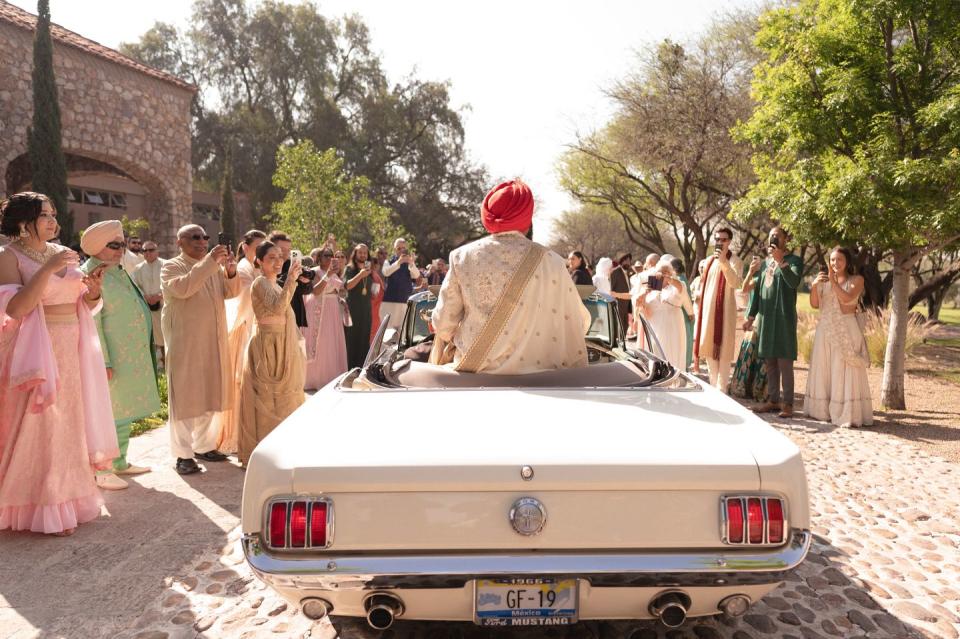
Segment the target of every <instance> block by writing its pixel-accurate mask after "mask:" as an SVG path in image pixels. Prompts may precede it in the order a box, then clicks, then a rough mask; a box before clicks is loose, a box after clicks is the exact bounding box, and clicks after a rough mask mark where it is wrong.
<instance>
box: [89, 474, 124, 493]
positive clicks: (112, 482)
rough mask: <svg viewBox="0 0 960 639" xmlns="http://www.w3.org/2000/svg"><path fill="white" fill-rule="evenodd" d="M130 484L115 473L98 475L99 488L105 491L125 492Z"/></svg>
mask: <svg viewBox="0 0 960 639" xmlns="http://www.w3.org/2000/svg"><path fill="white" fill-rule="evenodd" d="M128 485H129V484H127V482H125V481H123V480H122V479H120V478H119V477H117V476H116V475H114V474H113V473H106V474H104V475H97V486H99V487H100V488H102V489H104V490H123V489H124V488H126V487H127V486H128Z"/></svg>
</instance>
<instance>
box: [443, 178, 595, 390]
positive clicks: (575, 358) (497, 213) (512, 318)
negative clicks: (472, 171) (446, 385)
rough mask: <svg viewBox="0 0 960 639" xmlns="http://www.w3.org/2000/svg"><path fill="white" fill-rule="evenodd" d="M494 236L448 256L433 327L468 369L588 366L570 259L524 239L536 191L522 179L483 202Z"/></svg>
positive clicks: (582, 311) (586, 321) (584, 316)
mask: <svg viewBox="0 0 960 639" xmlns="http://www.w3.org/2000/svg"><path fill="white" fill-rule="evenodd" d="M480 218H481V221H482V222H483V226H484V228H486V229H487V230H488V231H489V232H490V235H488V236H486V237H484V238H481V239H479V240H477V241H475V242H471V243H470V244H467V245H465V246H461V247H460V248H458V249H455V250H454V251H453V252H452V253H450V268H449V270H448V271H447V276H446V279H444V281H443V287H442V288H441V289H440V297H439V300H438V301H437V306H436V308H435V309H434V311H433V319H432V324H433V327H434V330H435V331H436V338H437V344H438V345H439V344H442V343H450V344H453V346H455V348H456V353H455V355H454V357H453V366H454V367H455V368H456V369H457V370H460V371H464V372H482V373H496V374H504V375H516V374H523V373H533V372H536V371H544V370H555V369H558V368H573V367H577V366H586V365H587V353H586V347H585V346H584V335H585V334H586V332H587V329H588V328H589V327H590V313H589V311H587V309H586V307H585V306H584V305H583V302H582V301H581V300H580V294H579V293H578V292H577V290H576V288H575V287H574V285H573V280H572V279H571V278H570V275H569V273H568V272H567V267H566V263H565V261H564V259H563V258H562V257H560V256H559V255H557V254H556V253H554V252H553V251H550V250H549V249H546V248H544V247H543V246H540V245H539V244H537V243H536V242H532V241H530V240H528V239H527V238H526V233H527V232H528V231H529V230H530V227H531V225H532V223H533V193H532V192H531V191H530V187H528V186H527V185H526V184H524V183H523V182H521V181H520V180H512V181H510V182H504V183H503V184H500V185H498V186H496V187H495V188H494V189H493V190H491V191H490V192H489V193H488V194H487V196H486V197H485V198H484V199H483V205H482V206H481V208H480Z"/></svg>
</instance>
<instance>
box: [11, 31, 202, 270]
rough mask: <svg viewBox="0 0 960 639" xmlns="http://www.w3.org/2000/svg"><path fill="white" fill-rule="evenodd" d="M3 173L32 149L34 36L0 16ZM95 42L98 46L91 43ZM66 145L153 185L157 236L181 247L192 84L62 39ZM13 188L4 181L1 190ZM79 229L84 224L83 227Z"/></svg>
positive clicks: (188, 185) (58, 64)
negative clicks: (177, 239) (29, 145)
mask: <svg viewBox="0 0 960 639" xmlns="http://www.w3.org/2000/svg"><path fill="white" fill-rule="evenodd" d="M0 42H2V43H3V46H2V47H0V141H2V142H0V176H5V175H7V167H8V166H9V164H10V163H11V162H13V161H14V160H15V159H17V158H18V157H20V156H22V155H24V154H25V153H26V152H27V128H28V127H29V126H30V123H31V119H32V117H33V97H32V89H31V73H32V69H33V33H32V32H30V31H27V30H26V29H23V28H20V27H18V26H15V25H12V24H8V23H4V22H2V21H0ZM91 44H93V43H91ZM53 59H54V69H55V74H56V78H57V87H58V89H59V97H60V111H61V117H62V124H63V150H64V152H65V153H71V154H75V155H81V156H85V157H88V158H92V159H95V160H99V161H102V162H106V163H108V164H111V165H113V166H115V167H117V168H118V169H120V170H121V171H123V172H124V173H126V174H127V175H129V176H130V177H132V178H133V179H134V180H136V181H137V182H138V183H140V184H141V185H142V186H143V187H144V188H145V189H146V190H147V209H146V216H147V220H148V221H149V222H150V235H151V236H153V239H155V240H156V241H157V242H158V243H159V244H160V245H161V248H162V250H164V251H165V252H170V251H172V250H173V245H174V242H175V235H176V230H177V228H179V227H180V226H181V225H182V224H186V223H187V222H189V221H190V219H191V213H192V191H193V189H192V177H191V167H190V148H191V136H190V103H191V100H192V98H193V93H192V90H191V88H190V87H189V86H185V85H183V84H179V83H176V82H170V81H165V80H163V79H160V78H158V77H153V76H151V75H147V74H145V73H143V72H142V71H140V70H137V69H136V68H133V67H130V66H125V65H124V64H120V63H117V62H114V61H111V60H107V59H104V58H103V57H101V56H98V55H95V54H94V53H91V52H88V51H85V50H81V49H80V48H77V47H75V46H69V45H65V44H63V43H61V42H57V41H56V40H55V41H54V53H53ZM7 188H11V187H10V186H9V185H7V184H6V180H3V181H2V183H0V193H4V192H5V191H6V189H7ZM78 230H79V229H78Z"/></svg>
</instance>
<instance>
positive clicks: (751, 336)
mask: <svg viewBox="0 0 960 639" xmlns="http://www.w3.org/2000/svg"><path fill="white" fill-rule="evenodd" d="M762 264H763V260H761V259H760V258H759V257H756V256H754V258H753V260H752V261H751V262H750V266H749V267H748V268H747V272H746V275H745V276H744V278H743V286H741V287H740V290H741V291H742V292H743V293H744V295H748V296H749V297H748V298H747V309H749V308H750V305H751V304H753V297H754V295H756V292H757V282H758V279H759V278H758V277H757V273H758V272H759V271H760V267H761V265H762ZM757 337H758V336H757V331H749V332H747V333H745V334H744V336H743V341H742V342H740V352H739V354H738V355H737V362H736V365H735V366H734V368H733V377H732V378H731V379H730V390H729V392H730V395H731V396H733V397H741V398H743V399H749V400H753V401H755V402H762V401H763V399H764V398H765V397H766V396H767V372H766V371H765V370H764V368H763V360H762V359H760V357H759V356H758V355H757Z"/></svg>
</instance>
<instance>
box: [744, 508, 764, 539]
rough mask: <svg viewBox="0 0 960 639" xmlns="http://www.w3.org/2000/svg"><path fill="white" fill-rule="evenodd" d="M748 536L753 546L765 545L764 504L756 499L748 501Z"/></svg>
mask: <svg viewBox="0 0 960 639" xmlns="http://www.w3.org/2000/svg"><path fill="white" fill-rule="evenodd" d="M747 535H748V538H749V540H750V543H751V544H762V543H763V504H761V503H760V500H759V499H757V498H756V497H752V498H750V499H748V500H747Z"/></svg>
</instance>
